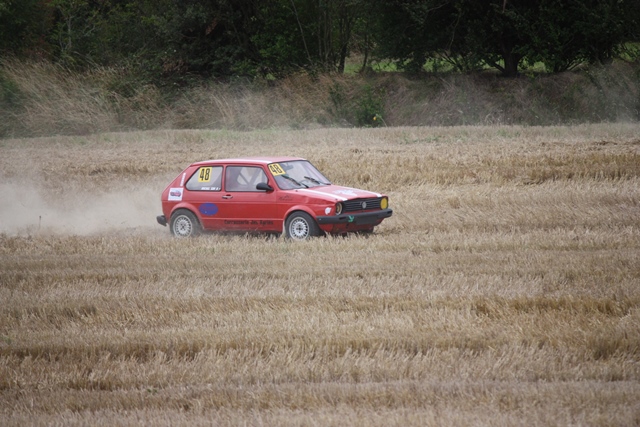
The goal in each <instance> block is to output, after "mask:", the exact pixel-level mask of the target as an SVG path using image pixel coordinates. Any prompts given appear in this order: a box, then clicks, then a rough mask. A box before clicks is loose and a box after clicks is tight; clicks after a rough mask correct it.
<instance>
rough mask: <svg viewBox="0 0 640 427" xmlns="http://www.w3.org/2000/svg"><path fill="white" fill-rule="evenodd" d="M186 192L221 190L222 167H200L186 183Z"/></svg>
mask: <svg viewBox="0 0 640 427" xmlns="http://www.w3.org/2000/svg"><path fill="white" fill-rule="evenodd" d="M186 187H187V190H191V191H220V190H221V189H222V188H221V187H222V166H201V167H200V168H198V170H197V171H196V173H194V174H193V175H191V178H189V181H187V185H186Z"/></svg>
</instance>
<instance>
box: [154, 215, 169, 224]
mask: <svg viewBox="0 0 640 427" xmlns="http://www.w3.org/2000/svg"><path fill="white" fill-rule="evenodd" d="M156 221H158V224H160V225H164V226H166V225H167V217H165V216H164V215H158V216H157V217H156Z"/></svg>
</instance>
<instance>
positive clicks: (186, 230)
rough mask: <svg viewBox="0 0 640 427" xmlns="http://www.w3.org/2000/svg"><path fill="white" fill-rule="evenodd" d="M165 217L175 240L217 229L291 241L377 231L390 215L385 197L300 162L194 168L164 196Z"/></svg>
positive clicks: (246, 161)
mask: <svg viewBox="0 0 640 427" xmlns="http://www.w3.org/2000/svg"><path fill="white" fill-rule="evenodd" d="M162 212H163V215H160V216H158V217H157V221H158V223H159V224H160V225H167V224H169V229H170V231H171V233H172V234H173V235H175V236H178V237H189V236H194V235H197V234H199V233H200V232H201V231H203V230H216V231H237V232H270V233H273V232H277V233H280V232H282V233H284V234H285V235H286V236H287V237H289V238H291V239H294V240H305V239H307V238H309V237H312V236H318V235H320V234H322V233H325V232H326V233H335V234H344V233H348V232H354V231H360V232H372V231H373V228H374V227H375V226H376V225H378V224H380V223H381V222H382V220H383V219H385V218H389V217H390V216H391V215H392V213H393V211H392V210H391V209H389V199H388V197H387V196H385V195H383V194H378V193H372V192H370V191H365V190H359V189H356V188H349V187H340V186H338V185H333V184H331V183H330V182H329V180H328V179H327V178H325V177H324V176H323V175H322V174H321V173H320V172H319V171H318V170H317V169H316V168H315V167H314V166H313V165H312V164H311V163H310V162H309V161H307V160H305V159H300V158H296V157H259V158H258V157H250V158H242V159H223V160H207V161H203V162H197V163H193V164H192V165H190V166H189V167H187V168H186V169H185V170H184V171H182V172H181V173H180V175H178V176H177V177H176V178H175V179H174V180H173V181H172V182H171V183H170V184H169V186H168V187H167V188H166V189H165V190H164V191H163V192H162Z"/></svg>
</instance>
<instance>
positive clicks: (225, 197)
mask: <svg viewBox="0 0 640 427" xmlns="http://www.w3.org/2000/svg"><path fill="white" fill-rule="evenodd" d="M222 198H223V199H233V196H232V195H231V194H227V195H225V196H222Z"/></svg>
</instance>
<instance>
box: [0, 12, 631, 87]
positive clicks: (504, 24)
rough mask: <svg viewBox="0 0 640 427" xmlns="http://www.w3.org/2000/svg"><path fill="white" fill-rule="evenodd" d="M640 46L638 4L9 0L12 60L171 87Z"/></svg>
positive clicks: (5, 47)
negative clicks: (174, 82)
mask: <svg viewBox="0 0 640 427" xmlns="http://www.w3.org/2000/svg"><path fill="white" fill-rule="evenodd" d="M638 42H640V1H639V0H538V1H531V0H0V43H1V44H0V54H1V55H2V56H4V57H9V56H11V57H19V58H41V59H44V60H48V61H53V62H58V63H61V64H63V65H64V66H67V67H71V68H76V67H77V68H79V69H84V68H88V67H92V66H108V67H130V68H132V69H133V70H135V71H137V72H144V73H146V74H147V75H150V76H154V77H157V78H161V79H172V78H177V79H180V78H184V77H186V76H197V77H214V78H228V77H231V76H249V77H255V76H270V77H271V78H276V79H277V78H281V77H284V76H287V75H289V74H291V73H294V72H298V71H299V70H306V71H308V72H313V73H320V72H337V73H342V72H344V71H345V65H346V60H347V58H349V57H350V56H352V55H353V54H357V58H359V60H360V62H359V68H360V69H361V70H363V71H364V70H366V69H367V68H368V67H369V66H370V64H371V63H372V61H376V60H378V61H379V60H387V61H390V62H391V63H393V64H394V65H395V67H396V68H397V69H399V70H405V71H410V72H420V71H421V70H423V69H424V67H425V64H431V67H432V69H436V70H437V69H438V68H440V69H455V70H458V71H462V72H469V71H475V70H480V69H484V68H487V67H491V68H495V69H497V70H499V71H500V73H502V74H503V75H504V76H516V75H517V74H518V73H519V72H520V71H521V70H522V69H523V68H526V67H528V66H531V65H532V64H536V63H541V64H544V68H545V70H547V71H548V72H553V73H558V72H562V71H566V70H569V69H571V68H573V67H575V66H577V65H579V64H583V63H602V64H606V63H608V62H611V61H612V60H613V59H614V58H616V57H617V56H620V55H622V54H624V52H625V49H628V48H629V46H637V43H638ZM634 43H635V44H634ZM636 55H637V54H636Z"/></svg>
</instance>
